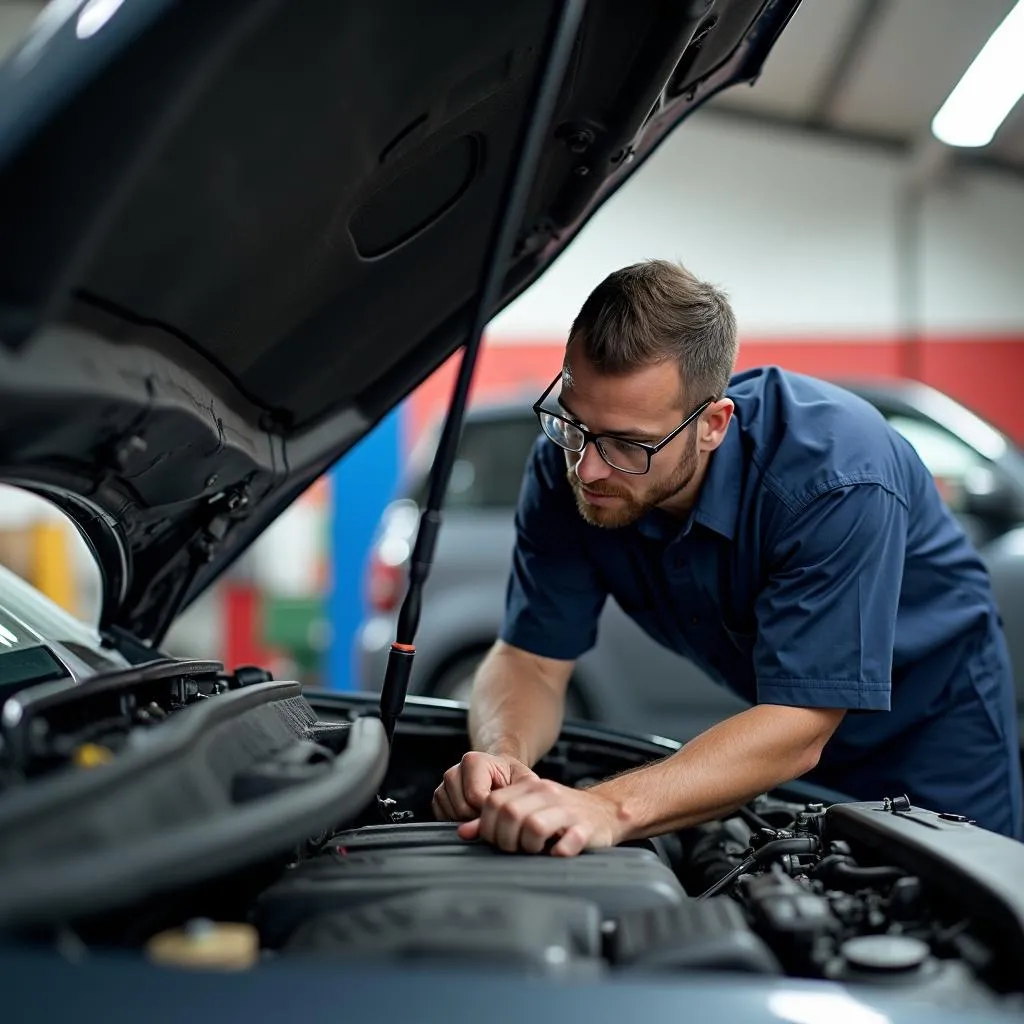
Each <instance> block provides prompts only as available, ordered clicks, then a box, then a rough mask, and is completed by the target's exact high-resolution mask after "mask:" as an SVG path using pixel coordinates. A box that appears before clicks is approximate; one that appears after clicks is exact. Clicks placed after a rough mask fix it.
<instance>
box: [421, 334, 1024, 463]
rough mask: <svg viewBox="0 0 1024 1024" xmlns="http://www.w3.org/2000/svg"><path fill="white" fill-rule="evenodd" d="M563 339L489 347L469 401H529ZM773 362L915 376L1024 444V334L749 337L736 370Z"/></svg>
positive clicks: (432, 399) (435, 396)
mask: <svg viewBox="0 0 1024 1024" xmlns="http://www.w3.org/2000/svg"><path fill="white" fill-rule="evenodd" d="M562 346H563V342H562V341H559V340H553V341H552V342H550V343H545V342H531V343H524V344H508V343H503V344H485V345H484V347H483V350H482V352H481V356H480V363H479V365H478V367H477V371H476V376H475V378H474V384H473V390H472V393H471V400H479V399H481V398H483V399H497V398H509V397H513V396H516V395H520V396H522V397H523V398H524V399H526V400H528V401H532V400H533V399H534V398H536V397H537V395H539V394H540V392H541V391H542V390H543V389H544V387H545V386H546V385H547V384H548V383H549V382H550V380H551V378H552V377H553V376H554V375H555V374H556V373H557V372H558V368H559V366H560V365H561V358H562ZM459 358H461V356H459V357H456V358H455V359H452V360H449V362H447V363H446V364H445V365H444V366H442V367H441V368H440V369H439V370H438V371H437V372H436V373H435V374H433V376H431V377H430V378H429V379H428V380H427V381H426V382H425V383H424V384H423V386H422V387H420V388H419V389H418V390H417V391H416V392H415V393H414V394H413V395H412V397H411V399H410V401H409V403H408V407H407V411H406V419H405V434H406V436H405V441H406V443H409V442H410V441H411V440H412V439H413V438H414V437H415V436H416V435H417V434H418V433H419V431H420V430H421V429H422V428H423V426H424V425H425V424H426V423H428V422H429V421H430V420H432V419H433V418H434V417H436V416H439V415H440V414H441V413H443V411H444V409H445V406H446V404H447V401H448V399H449V397H450V395H451V390H452V385H453V383H454V380H455V371H456V369H457V367H458V359H459ZM769 363H774V364H777V365H779V366H785V367H787V368H788V369H791V370H797V371H799V372H801V373H809V374H812V375H815V376H820V377H832V378H843V377H854V378H860V379H865V378H869V377H883V378H893V377H913V378H916V379H918V380H921V381H924V382H925V383H926V384H930V385H931V386H932V387H935V388H938V389H939V390H940V391H944V392H945V393H946V394H948V395H950V396H951V397H953V398H955V399H957V400H958V401H960V402H962V403H963V404H964V405H966V406H968V407H970V408H972V409H974V411H975V412H977V413H978V414H979V415H981V416H984V417H985V418H986V419H988V420H989V421H990V422H992V423H994V424H995V425H996V426H999V427H1001V428H1002V429H1003V430H1005V431H1006V432H1007V433H1008V434H1010V435H1011V436H1012V437H1014V438H1015V439H1016V440H1017V441H1018V442H1019V443H1021V444H1024V403H1022V402H1021V400H1020V395H1021V386H1022V381H1024V335H1009V336H988V337H980V338H979V337H973V338H971V337H955V336H934V337H927V338H923V339H920V340H918V341H915V342H914V343H912V344H905V343H903V342H901V341H898V340H892V339H888V340H887V339H863V338H854V337H850V338H829V339H821V340H814V341H809V340H806V339H797V340H787V339H784V338H749V339H744V340H742V341H741V344H740V357H739V362H738V367H739V368H740V369H744V368H747V367H751V366H761V365H765V364H769Z"/></svg>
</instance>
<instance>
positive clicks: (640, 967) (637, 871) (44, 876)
mask: <svg viewBox="0 0 1024 1024" xmlns="http://www.w3.org/2000/svg"><path fill="white" fill-rule="evenodd" d="M0 722H2V725H0V730H2V738H3V745H2V748H0V787H2V788H0V829H2V832H3V835H4V836H5V842H4V843H3V844H2V847H0V939H2V942H3V943H4V944H6V945H8V946H10V945H12V944H14V945H21V944H25V943H27V944H30V945H33V946H36V947H39V946H42V947H45V948H57V949H61V948H66V946H67V943H68V942H69V940H70V941H72V942H73V944H74V946H75V948H76V949H77V950H78V951H79V954H81V953H82V952H83V951H84V952H85V953H87V952H88V951H89V950H97V951H99V950H110V949H114V950H120V951H122V952H124V951H127V952H129V953H130V954H133V955H138V956H140V957H145V958H147V959H150V960H155V961H156V962H158V963H166V964H173V965H175V966H178V967H182V966H186V967H187V966H207V967H208V966H220V967H225V966H232V967H246V968H250V969H251V968H256V967H258V966H259V965H261V964H264V963H267V962H271V961H280V960H293V959H314V960H319V961H325V960H326V961H329V962H339V961H351V962H366V961H371V962H381V961H384V962H393V961H410V960H412V961H417V962H427V963H435V964H449V965H476V966H481V965H483V966H494V967H500V968H502V969H504V970H513V971H518V972H522V973H524V974H528V975H536V974H541V975H557V976H564V977H576V976H579V975H584V976H593V975H619V974H621V975H629V974H634V975H635V974H637V973H646V974H657V975H659V976H664V975H665V974H675V975H679V974H682V973H685V972H701V973H705V974H706V973H707V972H712V973H722V974H732V975H736V974H740V975H744V976H751V975H753V976H764V977H768V978H772V977H774V978H780V977H781V978H806V979H820V980H826V981H837V982H841V983H844V984H848V985H855V986H860V985H867V986H884V987H885V988H887V989H896V990H905V991H907V992H908V993H910V994H912V995H913V996H914V997H915V998H919V999H922V998H923V999H925V1000H927V1001H929V1002H934V1003H935V1004H936V1005H943V1006H958V1007H984V1006H991V1005H1001V1004H1005V1003H1007V1002H1010V1003H1012V1004H1013V1005H1018V1001H1019V1000H1020V999H1021V997H1022V995H1024V981H1022V979H1021V976H1020V972H1019V968H1018V965H1019V964H1020V962H1021V959H1022V957H1024V893H1022V892H1021V890H1022V886H1021V884H1020V879H1021V878H1024V846H1022V845H1021V844H1018V843H1014V842H1013V841H1011V840H1008V839H1005V838H1004V837H1001V836H997V835H994V834H992V833H988V832H985V831H984V830H982V829H979V828H977V827H976V826H974V825H973V824H971V823H970V822H969V821H966V820H964V819H960V818H957V817H956V816H951V815H943V814H939V813H935V812H933V811H930V810H925V809H921V808H916V807H911V806H910V804H909V802H908V801H907V800H906V799H905V798H904V797H901V796H900V795H898V794H896V795H890V796H887V797H883V798H881V799H880V800H879V801H877V802H872V803H856V804H834V805H832V806H826V805H825V804H824V803H821V802H815V801H814V800H810V799H807V797H806V795H804V796H799V795H796V794H794V793H793V792H790V791H787V790H785V789H781V790H779V791H778V792H774V793H771V794H765V795H762V796H760V797H758V798H757V799H755V800H753V801H751V802H750V803H749V804H748V805H746V806H744V807H741V808H739V809H738V810H737V811H736V812H735V813H734V814H732V815H730V816H728V817H726V818H724V819H722V820H719V821H714V822H710V823H708V824H705V825H701V826H699V827H697V828H692V829H686V830H683V831H680V832H676V833H672V834H669V835H665V836H659V837H656V838H653V839H649V840H645V841H642V842H636V843H629V844H624V845H622V846H619V847H616V848H612V849H606V850H596V851H590V852H586V853H584V854H582V855H580V856H579V857H576V858H557V857H550V856H547V855H544V854H540V855H530V854H508V853H504V852H502V851H500V850H498V849H496V848H494V847H491V846H489V845H487V844H484V843H481V842H465V841H463V840H461V839H460V838H459V837H458V836H457V834H456V832H455V826H454V825H453V824H451V823H445V822H437V821H434V820H433V819H432V816H431V813H430V799H431V794H432V792H433V789H434V787H435V786H436V785H437V781H438V780H439V779H440V777H441V775H442V774H443V772H444V770H445V769H446V768H447V767H449V766H450V765H451V764H453V763H455V761H457V760H458V759H459V757H460V756H461V754H462V753H463V752H464V749H465V745H466V743H467V740H466V734H465V711H464V709H462V708H461V707H460V706H458V705H455V704H451V703H449V702H444V701H431V700H427V699H420V700H413V701H411V702H410V704H409V707H408V709H407V711H406V713H405V715H404V716H403V719H402V722H401V725H400V728H399V729H398V731H397V733H396V736H395V741H394V744H393V746H391V747H390V748H389V746H388V744H387V741H386V739H385V738H384V737H383V734H382V730H381V728H380V722H379V721H378V720H377V719H375V718H374V717H373V715H372V704H371V699H370V698H369V697H368V696H365V697H363V696H360V695H354V694H312V695H306V696H303V695H301V690H300V688H299V687H298V684H294V683H275V682H273V681H271V680H269V678H268V677H267V676H266V674H265V673H260V672H258V671H256V670H248V671H242V672H239V673H235V674H234V675H232V676H228V675H226V674H225V673H224V672H223V669H222V667H221V666H219V665H217V664H216V663H188V664H182V663H173V662H160V663H153V664H151V665H148V666H140V667H137V668H135V669H132V670H130V671H128V672H121V673H117V674H116V675H111V676H107V677H101V678H98V679H97V680H95V681H93V682H91V683H88V684H85V685H83V686H78V687H68V686H54V685H53V684H46V685H44V686H40V687H35V688H31V689H29V690H25V691H22V692H21V693H19V694H18V695H17V696H16V697H15V698H10V699H9V700H8V701H7V702H6V704H5V705H4V707H3V709H2V717H0ZM671 749H672V748H671V746H670V745H668V741H660V740H657V739H653V738H649V739H645V738H640V737H631V736H626V735H619V734H616V733H614V732H610V731H607V730H602V729H598V728H595V727H590V726H584V725H568V726H566V727H565V729H564V730H563V734H562V736H561V738H560V740H559V741H558V743H557V744H556V746H555V748H554V749H553V750H552V751H551V752H550V753H549V754H548V755H547V756H546V757H545V758H544V759H543V760H542V761H541V762H540V763H539V764H538V765H537V770H538V773H539V774H541V775H543V776H545V777H548V778H552V779H554V780H555V781H558V782H560V783H563V784H566V785H572V786H587V785H590V784H592V782H594V781H595V780H597V779H599V778H602V777H605V776H607V775H609V774H611V773H614V772H619V771H624V770H627V769H629V768H633V767H636V766H637V765H640V764H643V763H645V762H647V761H650V760H653V759H655V758H657V757H664V756H666V755H667V754H670V753H671Z"/></svg>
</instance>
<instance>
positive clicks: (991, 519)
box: [357, 381, 1024, 742]
mask: <svg viewBox="0 0 1024 1024" xmlns="http://www.w3.org/2000/svg"><path fill="white" fill-rule="evenodd" d="M840 383H842V384H843V385H844V386H845V387H847V388H848V389H850V390H851V391H854V392H856V393H857V394H859V395H861V396H862V397H863V398H865V399H867V400H868V401H870V402H871V403H872V404H873V405H875V407H876V408H878V409H879V410H880V411H881V413H882V414H883V415H884V416H885V417H886V419H888V420H889V422H890V423H891V424H892V425H893V426H894V427H895V428H896V429H897V430H899V431H900V432H901V433H902V434H903V435H904V436H905V437H907V439H908V440H909V441H910V442H911V443H912V444H913V445H914V447H915V448H916V449H917V451H918V453H919V454H920V455H921V457H922V459H923V461H924V462H925V463H926V464H927V466H928V467H929V469H930V470H931V471H932V473H933V475H934V476H935V478H936V481H937V483H938V485H939V487H940V489H941V491H942V493H943V495H944V496H945V498H946V500H947V502H948V503H949V505H950V507H951V508H952V509H953V511H954V513H955V514H956V515H957V517H958V519H959V520H960V521H961V523H962V524H963V525H964V528H965V529H966V530H967V532H968V534H969V535H970V536H971V538H972V539H973V541H974V543H975V544H976V546H977V547H978V549H979V551H980V552H981V554H982V556H983V558H984V559H985V561H986V563H987V564H988V566H989V569H990V572H991V573H992V577H993V582H994V585H995V588H996V596H997V599H998V600H999V603H1000V606H1001V609H1002V611H1003V615H1004V619H1005V620H1006V627H1007V629H1006V631H1007V635H1008V639H1009V641H1010V648H1011V656H1012V658H1013V661H1014V664H1015V665H1016V666H1017V667H1018V675H1017V688H1018V709H1019V710H1020V711H1021V712H1022V721H1024V601H1022V600H1021V596H1022V595H1024V454H1022V453H1021V451H1020V450H1019V449H1018V448H1017V446H1016V445H1015V444H1014V443H1013V442H1012V441H1011V440H1010V438H1008V437H1007V436H1006V435H1004V434H1003V433H1001V432H1000V431H998V430H997V429H996V428H994V427H993V426H991V425H990V424H988V423H987V422H985V421H984V420H982V419H980V418H979V417H978V416H976V415H975V414H974V413H972V412H971V411H970V410H968V409H966V408H964V407H963V406H962V405H960V404H959V403H957V402H955V401H953V400H952V399H951V398H949V397H948V396H946V395H944V394H942V393H940V392H938V391H936V390H934V389H933V388H930V387H927V386H925V385H923V384H918V383H914V382H910V381H896V382H891V381H886V382H879V381H874V382H851V381H841V382H840ZM538 432H539V428H538V426H537V421H536V419H535V417H534V415H533V413H532V412H531V409H530V399H529V398H524V399H523V400H521V401H506V402H502V403H493V404H481V405H478V406H477V407H476V408H475V409H474V410H472V412H471V413H470V415H469V417H468V419H467V422H466V425H465V430H464V433H463V437H462V443H461V449H460V453H459V461H458V464H457V466H456V470H455V473H454V476H453V479H452V484H451V487H450V489H449V492H448V497H447V505H446V511H445V529H444V530H442V531H441V536H440V541H439V544H438V548H437V553H436V559H435V562H434V565H433V568H432V571H431V576H430V579H429V581H428V584H427V587H426V592H425V593H426V600H425V601H424V605H423V618H422V622H421V626H420V630H419V634H418V636H417V644H416V646H417V656H416V668H415V670H414V676H413V682H412V691H413V692H415V693H419V694H424V695H429V696H436V697H450V698H454V699H459V700H464V699H465V698H466V697H467V696H468V693H469V688H470V685H471V683H472V677H473V672H474V670H475V667H476V665H477V664H478V662H479V660H480V658H481V656H482V655H483V653H484V652H485V651H486V650H487V648H488V647H489V646H490V644H491V643H492V642H493V640H494V637H495V635H496V633H497V630H498V628H499V626H500V623H501V618H502V611H503V608H504V599H505V586H506V581H507V578H508V569H509V557H510V554H511V551H512V544H513V539H514V528H513V513H514V508H515V502H516V498H517V495H518V492H519V486H520V481H521V478H522V471H523V465H524V462H525V460H526V457H527V454H528V453H529V450H530V447H531V445H532V444H533V442H534V439H535V438H536V437H537V435H538ZM435 441H436V434H435V432H430V433H429V434H428V436H427V437H425V438H424V439H423V440H422V441H421V442H420V444H419V445H418V446H417V448H416V450H415V451H414V453H413V455H412V457H411V459H410V464H409V468H408V470H407V473H406V478H405V481H404V484H403V487H402V490H401V496H400V497H399V498H398V499H397V500H396V501H394V502H392V503H391V504H390V505H389V506H388V508H387V509H386V510H385V512H384V515H383V516H382V518H381V522H380V526H379V529H378V533H377V536H376V539H375V542H374V544H373V546H372V549H371V553H370V557H369V564H368V566H367V580H366V584H367V595H366V602H367V606H368V615H367V618H366V620H365V621H364V623H363V624H362V627H361V629H360V631H359V635H358V640H357V643H358V654H359V661H360V686H361V688H362V689H364V690H369V691H377V690H379V688H380V682H381V680H382V679H383V676H384V667H385V663H386V659H387V649H388V645H389V644H390V643H391V641H392V640H393V639H394V636H395V624H396V618H397V613H398V608H399V606H400V603H401V599H402V596H403V594H404V592H405V574H406V567H407V561H408V558H409V555H410V554H411V549H412V543H413V540H414V538H415V531H416V524H417V520H418V516H419V509H420V504H421V503H422V502H424V501H425V499H426V482H427V481H426V470H427V468H428V467H429V465H430V456H431V455H432V453H433V446H434V443H435ZM746 706H747V705H746V704H745V702H743V701H742V700H741V699H740V698H738V697H736V696H735V695H733V694H732V693H731V692H729V691H728V690H726V689H724V688H723V687H721V686H719V685H718V684H717V683H715V682H713V681H712V680H711V679H710V678H709V677H708V676H707V675H705V674H704V673H703V672H702V671H701V670H700V669H698V668H697V667H696V666H695V665H693V664H691V663H690V662H688V661H686V660H685V659H683V658H681V657H680V656H679V655H677V654H675V653H674V652H672V651H669V650H667V649H666V648H664V647H661V646H660V645H659V644H657V643H656V642H654V641H653V640H651V639H650V638H649V637H648V636H647V635H646V634H645V633H643V632H642V631H641V630H640V628H639V627H638V626H636V625H635V624H634V623H633V622H632V620H630V619H629V618H627V617H626V615H625V614H624V613H623V612H622V610H621V609H620V608H619V607H618V605H617V604H616V603H615V602H614V600H612V599H609V601H608V602H607V604H606V606H605V610H604V613H603V617H602V620H601V626H600V630H599V632H598V640H597V644H596V645H595V647H594V648H593V649H592V650H591V651H589V652H588V653H587V654H585V655H584V656H583V657H582V658H580V660H579V662H578V663H577V666H576V669H575V672H574V674H573V678H572V681H571V684H570V691H569V695H568V700H567V717H570V718H579V719H589V720H592V721H596V722H601V723H606V724H610V725H614V726H615V727H616V728H622V729H626V730H633V731H638V732H643V733H648V734H652V733H653V734H657V735H664V736H669V737H671V738H672V739H675V740H680V741H683V742H685V741H686V740H688V739H690V738H691V737H693V736H695V735H697V734H698V733H700V732H702V731H704V730H705V729H707V728H708V727H709V726H711V725H713V724H714V723H715V722H717V721H720V720H721V719H722V718H725V717H726V716H728V715H730V714H733V713H735V712H737V711H740V710H742V709H743V708H744V707H746Z"/></svg>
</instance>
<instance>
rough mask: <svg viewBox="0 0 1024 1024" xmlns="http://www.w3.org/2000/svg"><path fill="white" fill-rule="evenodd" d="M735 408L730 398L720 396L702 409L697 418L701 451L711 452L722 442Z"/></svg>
mask: <svg viewBox="0 0 1024 1024" xmlns="http://www.w3.org/2000/svg"><path fill="white" fill-rule="evenodd" d="M735 408H736V406H735V404H734V403H733V400H732V399H731V398H720V399H719V400H718V401H717V402H712V403H711V405H709V406H708V407H707V408H706V409H705V410H704V413H703V415H702V416H701V418H700V419H699V420H698V423H699V428H698V429H699V430H700V450H701V451H703V452H713V451H714V450H715V449H716V448H717V447H718V446H719V445H720V444H721V443H722V441H723V440H724V438H725V432H726V430H727V429H728V427H729V421H730V420H731V419H732V414H733V410H734V409H735Z"/></svg>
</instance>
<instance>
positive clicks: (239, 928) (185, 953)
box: [146, 920, 259, 971]
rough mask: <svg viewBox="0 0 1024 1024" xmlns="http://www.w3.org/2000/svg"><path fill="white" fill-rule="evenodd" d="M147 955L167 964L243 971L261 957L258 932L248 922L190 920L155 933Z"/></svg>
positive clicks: (164, 964)
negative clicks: (176, 926)
mask: <svg viewBox="0 0 1024 1024" xmlns="http://www.w3.org/2000/svg"><path fill="white" fill-rule="evenodd" d="M146 955H147V956H148V957H149V959H150V960H151V961H152V962H153V963H157V964H162V965H163V966H165V967H185V968H198V969H205V970H220V971H240V970H245V968H247V967H252V966H253V965H254V964H255V963H256V962H257V960H258V959H259V935H258V933H257V931H256V929H255V928H253V926H252V925H249V924H238V923H222V922H217V921H203V920H198V921H190V922H189V923H188V924H187V925H185V927H184V928H172V929H170V930H169V931H165V932H160V933H159V934H157V935H154V936H153V937H152V938H151V939H150V940H149V942H147V943H146Z"/></svg>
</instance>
